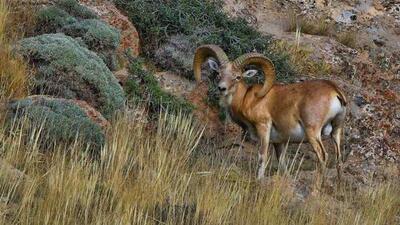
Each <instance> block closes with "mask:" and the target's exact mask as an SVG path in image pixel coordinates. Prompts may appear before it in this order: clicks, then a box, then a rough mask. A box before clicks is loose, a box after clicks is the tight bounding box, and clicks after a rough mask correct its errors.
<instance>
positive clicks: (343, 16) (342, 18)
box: [334, 10, 357, 24]
mask: <svg viewBox="0 0 400 225" xmlns="http://www.w3.org/2000/svg"><path fill="white" fill-rule="evenodd" d="M334 20H335V21H336V22H338V23H343V24H350V23H353V22H354V21H356V20H357V13H356V12H355V11H353V10H344V11H342V12H340V14H339V15H337V16H335V17H334Z"/></svg>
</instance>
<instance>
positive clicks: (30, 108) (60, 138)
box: [7, 96, 107, 153]
mask: <svg viewBox="0 0 400 225" xmlns="http://www.w3.org/2000/svg"><path fill="white" fill-rule="evenodd" d="M7 109H8V110H7V112H8V113H7V120H8V121H9V122H10V121H14V119H15V118H17V119H18V120H21V121H23V124H24V125H23V127H24V130H25V131H27V137H29V135H30V134H32V131H36V132H38V129H39V128H41V132H40V133H39V135H40V137H39V139H38V140H39V141H40V144H41V145H44V146H49V145H57V144H60V143H63V144H71V143H74V141H75V140H76V137H78V139H79V140H81V141H83V142H84V144H88V145H90V149H91V150H92V152H93V151H94V152H96V153H98V152H99V151H100V149H101V147H102V146H103V145H104V142H105V136H104V132H103V130H102V127H101V126H102V125H106V123H107V121H106V120H105V119H104V118H103V117H102V116H101V115H100V114H99V113H98V112H96V110H94V109H93V108H91V107H89V106H87V105H85V104H84V103H83V102H74V100H68V99H60V98H52V97H48V96H30V97H27V98H25V99H21V100H17V101H13V102H11V103H9V104H8V106H7ZM44 149H46V148H44Z"/></svg>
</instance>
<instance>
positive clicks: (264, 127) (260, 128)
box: [256, 122, 272, 179]
mask: <svg viewBox="0 0 400 225" xmlns="http://www.w3.org/2000/svg"><path fill="white" fill-rule="evenodd" d="M271 124H272V123H271V122H267V123H263V124H257V125H256V129H257V135H258V137H259V138H260V141H261V147H260V150H259V154H258V157H259V164H260V165H259V168H258V173H257V179H261V178H263V177H264V174H265V169H266V167H267V162H268V145H269V136H270V132H271Z"/></svg>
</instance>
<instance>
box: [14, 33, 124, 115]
mask: <svg viewBox="0 0 400 225" xmlns="http://www.w3.org/2000/svg"><path fill="white" fill-rule="evenodd" d="M17 50H18V51H19V52H20V53H21V54H22V55H23V56H24V57H26V58H28V59H29V61H30V63H31V64H34V65H35V68H36V76H35V77H34V81H33V83H34V86H35V88H34V90H33V91H34V93H39V94H48V95H53V96H57V97H62V98H68V99H79V100H84V101H86V102H88V103H89V104H90V105H91V106H93V107H94V108H96V109H97V110H99V111H100V112H101V113H102V114H103V115H104V116H105V117H106V118H110V117H111V116H112V114H113V113H114V112H115V111H116V110H118V109H120V108H121V107H122V106H123V105H124V101H125V97H124V93H123V90H122V88H121V86H120V85H119V84H118V81H117V80H116V79H115V77H114V76H113V74H112V73H111V71H110V70H109V69H108V68H107V66H106V65H105V64H104V62H103V61H102V60H101V59H100V58H99V57H98V56H97V55H96V54H94V53H93V52H91V51H89V50H88V49H86V48H83V47H82V46H80V45H79V43H78V42H77V41H76V40H74V39H73V38H71V37H68V36H65V35H64V34H45V35H41V36H37V37H33V38H26V39H23V40H21V41H20V42H19V45H18V47H17Z"/></svg>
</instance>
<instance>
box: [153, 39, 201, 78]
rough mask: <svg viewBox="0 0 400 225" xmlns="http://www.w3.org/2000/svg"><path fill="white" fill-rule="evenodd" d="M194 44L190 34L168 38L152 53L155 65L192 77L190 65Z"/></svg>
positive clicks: (191, 63)
mask: <svg viewBox="0 0 400 225" xmlns="http://www.w3.org/2000/svg"><path fill="white" fill-rule="evenodd" d="M195 49H196V44H195V43H194V42H193V41H192V40H191V37H190V36H185V35H176V36H172V37H171V38H169V39H168V41H167V42H166V43H165V44H164V45H162V46H161V47H160V48H159V49H158V50H157V51H156V53H155V54H154V57H155V61H156V62H157V65H158V66H160V67H161V68H163V69H170V70H171V71H173V72H175V73H179V74H180V75H183V76H184V77H187V78H192V79H193V74H192V65H193V57H194V52H195Z"/></svg>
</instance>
